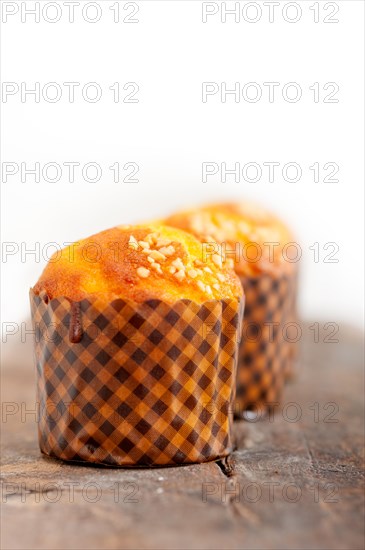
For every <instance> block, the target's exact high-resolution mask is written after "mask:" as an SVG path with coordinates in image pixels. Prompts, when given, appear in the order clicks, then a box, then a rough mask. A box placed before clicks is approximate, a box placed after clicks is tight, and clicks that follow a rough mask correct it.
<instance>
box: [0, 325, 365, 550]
mask: <svg viewBox="0 0 365 550" xmlns="http://www.w3.org/2000/svg"><path fill="white" fill-rule="evenodd" d="M303 334H304V339H303V341H302V352H301V360H300V368H299V369H298V376H297V378H296V379H295V381H294V382H293V383H291V384H290V385H288V386H287V388H286V390H285V394H284V396H283V408H282V409H281V410H279V409H276V411H275V414H274V415H272V416H270V417H266V418H261V419H252V421H250V422H247V421H241V422H237V423H236V424H235V443H236V447H237V450H236V451H235V452H234V453H233V455H232V456H231V457H230V459H229V460H228V461H227V462H225V463H208V464H203V465H193V466H185V467H180V468H159V469H151V470H148V469H143V470H137V469H128V470H123V469H114V468H101V467H85V466H74V465H69V464H65V463H62V462H61V461H57V460H53V459H48V458H45V457H43V456H41V454H40V452H39V450H38V444H37V436H36V421H35V416H34V414H31V413H29V412H27V411H29V410H31V409H32V408H33V409H34V401H35V397H34V385H35V384H34V371H33V368H32V367H31V366H30V365H29V361H25V362H22V364H23V367H21V366H20V365H19V366H13V367H12V368H5V369H4V373H3V377H2V378H3V384H2V386H3V393H4V394H3V401H4V403H3V411H2V446H3V450H2V457H3V458H2V461H3V465H2V485H3V495H2V548H4V549H28V548H29V549H30V548H32V549H33V548H34V549H36V548H37V549H56V548H57V549H64V548H70V549H79V548H80V549H88V548H90V549H91V548H95V549H101V548H103V549H104V548H105V549H112V548H113V549H119V548H136V549H144V548H154V549H155V548H156V549H164V548H167V549H187V548H191V549H203V548H207V549H208V548H209V549H211V548H212V549H221V548H226V549H231V548H242V549H246V548H260V549H266V548H268V549H269V548H270V549H274V548H275V549H286V548H288V549H296V548H298V549H309V548H316V549H337V548H341V549H346V550H355V549H362V548H364V531H363V517H364V498H363V487H364V485H363V436H364V424H363V413H364V410H363V374H362V372H363V371H362V368H363V351H362V342H361V337H360V336H359V335H358V334H355V332H354V331H352V330H350V329H348V330H342V329H341V330H340V333H339V335H338V337H339V340H340V342H339V343H338V344H334V343H327V344H326V343H322V344H320V343H314V342H313V332H311V331H310V330H309V329H308V327H305V329H304V331H303Z"/></svg>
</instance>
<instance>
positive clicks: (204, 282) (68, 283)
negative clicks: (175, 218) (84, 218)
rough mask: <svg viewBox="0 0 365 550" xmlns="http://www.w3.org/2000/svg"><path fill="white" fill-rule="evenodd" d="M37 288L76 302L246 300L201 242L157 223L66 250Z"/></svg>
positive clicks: (101, 236)
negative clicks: (99, 297)
mask: <svg viewBox="0 0 365 550" xmlns="http://www.w3.org/2000/svg"><path fill="white" fill-rule="evenodd" d="M33 290H34V292H35V293H36V294H40V293H42V292H45V293H46V294H47V296H48V297H49V298H50V299H52V298H57V297H60V296H64V297H66V298H68V299H70V300H73V301H80V300H82V299H84V298H86V297H87V296H89V295H103V297H105V298H107V299H110V300H112V299H115V298H122V299H125V300H132V301H134V302H144V301H146V300H151V299H159V300H163V301H166V302H167V303H174V302H175V301H177V300H180V299H189V300H192V301H195V302H197V303H203V302H205V301H208V300H214V299H216V300H221V299H235V298H238V297H240V296H242V287H241V284H240V281H239V279H238V277H237V276H236V275H235V273H234V271H233V270H232V268H231V267H230V266H229V265H228V264H225V265H223V266H222V263H221V261H220V259H219V258H217V257H216V258H214V255H210V254H206V253H204V250H203V245H202V243H201V242H200V241H199V240H198V239H196V238H195V237H194V236H193V235H191V234H189V233H187V232H185V231H183V230H181V229H178V228H173V227H167V226H164V225H153V224H148V225H136V226H132V225H125V226H117V227H114V228H112V229H107V230H105V231H102V232H100V233H97V234H96V235H93V236H91V237H89V238H86V239H83V240H81V241H79V242H77V243H74V244H72V245H70V246H68V247H66V248H64V249H63V250H62V251H60V252H57V253H55V254H54V255H53V256H52V258H51V260H50V262H49V263H48V265H47V266H46V268H45V269H44V271H43V273H42V275H41V277H40V278H39V280H38V282H37V284H36V285H35V287H34V289H33Z"/></svg>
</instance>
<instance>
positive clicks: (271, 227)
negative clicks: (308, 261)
mask: <svg viewBox="0 0 365 550" xmlns="http://www.w3.org/2000/svg"><path fill="white" fill-rule="evenodd" d="M164 223H166V224H168V225H172V226H174V227H178V228H180V229H184V230H185V231H189V232H190V233H192V234H193V235H195V236H196V237H197V238H198V239H199V240H200V241H201V242H212V241H216V242H217V243H219V245H222V246H221V248H220V251H219V253H220V254H221V256H222V259H223V261H225V260H227V262H228V264H229V265H231V266H232V265H233V264H234V269H235V271H236V273H237V274H238V275H246V276H254V275H257V274H260V273H263V272H268V273H270V272H271V273H272V272H277V271H278V270H280V271H286V270H288V271H291V270H292V265H293V264H292V262H291V260H292V257H293V251H291V250H290V246H291V245H290V244H289V243H291V242H293V236H292V235H291V233H290V231H289V229H288V228H287V227H286V226H285V225H284V224H283V223H282V222H281V221H280V220H279V219H278V218H276V217H275V216H274V215H273V214H271V213H270V212H268V211H266V210H264V209H262V208H261V207H259V206H256V205H254V204H252V203H250V202H242V203H236V204H235V203H223V204H212V205H207V206H203V207H201V208H195V209H191V210H187V211H182V212H177V213H176V214H173V215H172V216H170V217H168V218H167V219H166V220H164ZM294 246H295V245H294ZM233 250H235V251H236V252H235V253H233V252H231V251H233ZM294 252H295V250H294ZM294 257H295V256H294Z"/></svg>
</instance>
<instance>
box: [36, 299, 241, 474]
mask: <svg viewBox="0 0 365 550" xmlns="http://www.w3.org/2000/svg"><path fill="white" fill-rule="evenodd" d="M30 298H31V307H32V319H33V324H34V328H35V331H36V335H37V337H36V343H35V356H36V367H37V376H38V398H39V402H40V411H41V414H40V419H39V442H40V448H41V450H42V452H43V453H45V454H47V455H50V456H54V457H58V458H61V459H63V460H73V461H86V462H94V463H102V464H109V465H114V466H154V465H168V464H172V465H174V464H175V465H176V464H188V463H194V462H205V461H209V460H216V459H218V458H221V457H224V456H226V455H227V454H229V452H230V451H231V448H232V444H231V435H230V430H231V423H232V422H231V421H232V410H233V399H234V391H235V377H236V365H237V356H238V341H239V336H240V333H241V328H242V327H241V320H242V311H243V301H242V300H241V301H234V300H232V301H214V300H212V301H209V302H206V303H204V304H203V305H199V304H196V303H194V302H191V301H189V300H180V301H178V302H176V304H174V305H173V306H171V305H168V304H166V303H164V302H161V301H159V300H150V301H148V302H145V303H143V304H134V303H131V302H129V303H128V302H125V301H123V300H121V299H117V300H115V301H113V302H110V303H106V302H105V301H103V300H101V299H98V298H91V297H90V298H89V299H85V300H82V302H80V308H81V318H82V328H83V336H82V338H81V341H80V342H79V343H71V342H70V341H69V338H68V334H69V325H70V309H71V306H70V303H69V301H68V300H67V299H66V298H58V299H52V300H49V301H48V300H47V298H46V297H44V296H36V295H34V293H33V291H31V292H30Z"/></svg>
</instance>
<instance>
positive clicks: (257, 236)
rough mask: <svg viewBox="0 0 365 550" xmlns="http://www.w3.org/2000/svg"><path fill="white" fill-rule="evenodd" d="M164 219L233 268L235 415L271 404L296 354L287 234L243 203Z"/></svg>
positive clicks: (293, 272) (292, 247) (293, 266)
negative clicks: (238, 309)
mask: <svg viewBox="0 0 365 550" xmlns="http://www.w3.org/2000/svg"><path fill="white" fill-rule="evenodd" d="M164 221H165V223H167V224H169V225H173V226H175V227H179V228H181V229H184V230H186V231H189V232H191V233H192V234H193V235H195V236H196V237H198V238H199V239H200V241H201V242H202V243H206V250H205V256H206V257H209V256H210V257H212V258H213V259H214V257H216V258H217V261H220V260H221V261H222V262H223V265H225V264H226V263H229V264H230V265H232V266H234V269H235V270H236V273H237V274H238V276H239V277H240V280H241V282H242V285H243V288H244V291H245V300H246V302H245V313H244V322H243V332H242V340H241V346H240V359H239V366H238V373H237V391H236V406H235V413H236V416H238V417H241V416H242V414H243V413H244V411H246V410H253V409H267V408H270V407H273V406H275V404H277V402H278V400H279V398H280V395H281V391H282V388H283V385H284V382H285V380H286V379H287V378H288V377H290V376H291V374H292V372H293V363H294V359H295V356H296V346H295V338H294V339H293V337H292V335H291V326H292V325H294V326H295V325H296V285H297V263H296V258H295V256H296V243H293V236H292V234H291V232H290V231H289V229H288V228H287V227H286V226H285V225H284V224H283V223H282V222H281V221H280V220H279V219H278V218H276V217H275V216H274V215H272V214H271V213H269V212H267V211H266V210H264V209H262V208H260V207H259V206H257V205H253V204H252V203H248V202H242V203H237V204H233V203H223V204H213V205H207V206H203V207H200V208H195V209H192V210H187V211H182V212H177V213H176V214H174V215H172V216H170V217H168V218H167V219H166V220H164ZM209 243H211V244H209ZM214 243H218V245H215V244H214ZM293 252H294V255H293ZM293 332H295V330H294V331H293Z"/></svg>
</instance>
